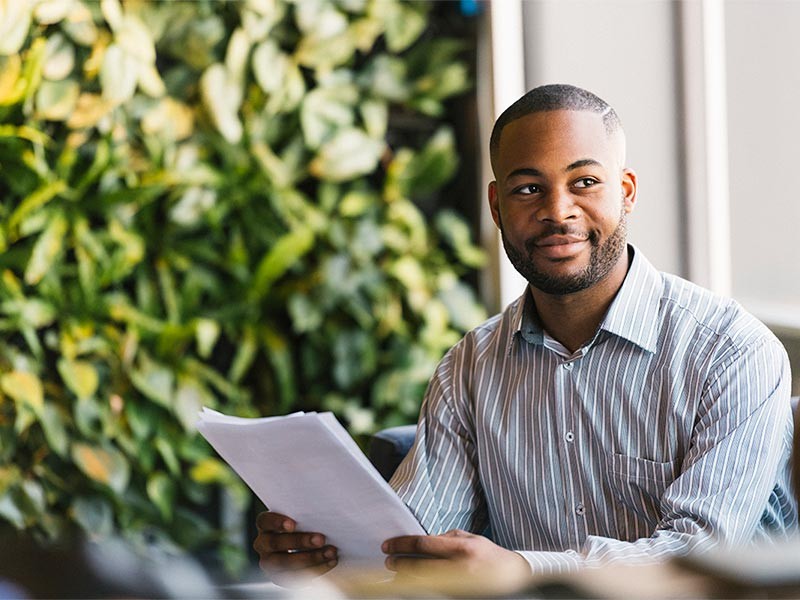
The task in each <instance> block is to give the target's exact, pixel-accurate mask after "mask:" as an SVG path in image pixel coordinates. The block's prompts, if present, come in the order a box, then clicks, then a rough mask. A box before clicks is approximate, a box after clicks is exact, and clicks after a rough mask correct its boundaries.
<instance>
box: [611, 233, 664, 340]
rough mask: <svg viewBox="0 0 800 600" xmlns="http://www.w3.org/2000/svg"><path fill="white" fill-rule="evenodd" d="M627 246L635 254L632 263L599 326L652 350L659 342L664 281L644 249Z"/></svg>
mask: <svg viewBox="0 0 800 600" xmlns="http://www.w3.org/2000/svg"><path fill="white" fill-rule="evenodd" d="M628 248H629V250H630V252H631V254H632V260H631V266H630V268H629V269H628V273H627V275H626V276H625V281H623V282H622V287H621V288H620V289H619V292H618V293H617V296H616V297H615V298H614V301H613V302H612V303H611V306H609V308H608V312H606V316H605V317H604V318H603V321H602V323H600V329H601V330H604V331H607V332H609V333H612V334H614V335H617V336H619V337H621V338H624V339H626V340H628V341H630V342H633V343H634V344H636V345H637V346H639V347H641V348H642V349H644V350H647V351H648V352H651V353H653V352H655V351H656V346H657V343H658V330H659V323H660V322H659V319H658V312H659V309H660V306H661V296H662V295H663V293H664V280H663V279H662V277H661V274H660V273H659V272H658V271H657V270H656V268H655V267H654V266H653V265H652V264H650V261H649V260H647V258H645V256H644V254H642V252H641V250H639V249H638V248H636V247H635V246H633V245H629V246H628Z"/></svg>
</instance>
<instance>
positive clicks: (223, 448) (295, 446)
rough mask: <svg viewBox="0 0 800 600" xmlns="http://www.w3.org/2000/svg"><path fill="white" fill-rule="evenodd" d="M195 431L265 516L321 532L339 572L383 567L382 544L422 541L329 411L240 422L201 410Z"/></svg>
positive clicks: (389, 490)
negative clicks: (409, 538) (335, 552)
mask: <svg viewBox="0 0 800 600" xmlns="http://www.w3.org/2000/svg"><path fill="white" fill-rule="evenodd" d="M197 428H198V430H199V431H200V433H201V434H202V435H203V437H205V438H206V439H207V440H208V441H209V443H210V444H211V445H212V446H213V447H214V449H215V450H216V451H217V452H218V453H219V455H220V456H221V457H222V458H223V459H224V460H225V461H226V462H227V463H228V464H229V465H231V467H232V468H233V469H234V471H236V472H237V473H238V474H239V476H240V477H241V478H242V480H244V482H245V483H246V484H247V485H248V486H250V488H251V489H252V490H253V492H255V494H256V495H257V496H258V497H259V498H260V499H261V501H262V502H264V504H265V505H266V506H268V507H269V509H270V510H273V511H275V512H278V513H282V514H285V515H288V516H290V517H292V518H293V519H294V520H295V521H297V529H298V531H317V532H320V533H323V534H325V536H326V537H327V539H328V542H329V543H330V544H333V545H334V546H336V547H337V548H338V549H339V565H340V566H341V567H344V568H348V567H357V568H361V569H370V570H372V569H382V568H383V561H384V558H385V556H384V554H383V553H382V552H381V549H380V547H381V544H382V543H383V541H384V540H386V539H388V538H390V537H395V536H398V535H425V530H424V529H423V528H422V526H421V525H420V524H419V523H418V522H417V520H416V519H415V518H414V516H413V515H412V514H411V511H409V510H408V507H406V506H405V504H403V502H402V501H401V500H400V498H398V496H397V494H395V492H394V490H392V488H391V487H389V484H388V483H386V482H385V481H384V480H383V478H382V477H381V475H380V474H379V473H378V472H377V470H375V468H374V467H373V466H372V464H371V463H370V462H369V460H368V459H367V458H366V456H364V454H363V452H361V450H360V449H359V448H358V446H357V445H356V443H355V442H354V441H353V439H352V438H351V437H350V436H349V435H348V434H347V432H346V431H345V430H344V428H343V427H342V426H341V425H340V424H339V423H338V421H336V419H335V417H334V416H333V415H332V414H331V413H322V414H316V413H305V414H303V413H295V414H293V415H287V416H286V417H265V418H261V419H243V418H237V417H229V416H226V415H223V414H221V413H218V412H216V411H211V410H208V409H204V410H203V412H202V413H201V415H200V420H199V421H198V424H197Z"/></svg>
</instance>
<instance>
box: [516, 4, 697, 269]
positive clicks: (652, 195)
mask: <svg viewBox="0 0 800 600" xmlns="http://www.w3.org/2000/svg"><path fill="white" fill-rule="evenodd" d="M501 1H502V0H501ZM523 19H524V23H523V25H524V31H525V44H526V45H525V64H526V84H527V87H528V89H530V88H532V87H535V86H537V85H541V84H545V83H570V84H573V85H578V86H580V87H583V88H586V89H588V90H590V91H592V92H594V93H596V94H597V95H598V96H600V97H601V98H603V99H604V100H606V101H607V102H608V103H609V104H611V105H612V106H613V107H614V108H615V110H616V111H617V113H618V114H619V116H620V118H621V119H622V122H623V125H624V127H625V131H626V133H627V139H628V166H629V167H631V168H633V169H634V170H635V171H636V172H637V174H638V175H639V202H638V207H637V208H636V210H635V212H634V213H633V215H632V216H631V218H630V221H629V225H630V236H629V237H630V240H631V241H632V242H633V243H635V244H636V245H637V246H639V247H640V248H641V249H642V250H643V251H644V253H645V254H646V255H647V256H648V258H649V259H650V260H651V261H652V262H653V264H655V265H656V267H657V268H659V269H661V270H664V271H669V272H672V273H677V274H679V275H684V276H685V275H686V267H685V265H686V256H685V254H684V248H685V247H686V243H685V237H684V236H685V232H684V231H683V229H682V227H681V222H682V220H683V211H684V207H683V205H682V201H683V198H682V197H683V179H682V170H681V165H680V157H679V148H680V139H679V132H680V127H681V121H680V118H679V117H680V106H681V91H680V89H679V88H678V85H677V81H678V77H677V67H676V65H677V64H678V57H679V48H678V46H679V41H678V40H677V36H676V27H675V5H674V2H672V1H670V0H527V1H526V2H525V3H524V5H523Z"/></svg>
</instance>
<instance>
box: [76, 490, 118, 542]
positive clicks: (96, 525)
mask: <svg viewBox="0 0 800 600" xmlns="http://www.w3.org/2000/svg"><path fill="white" fill-rule="evenodd" d="M70 512H71V513H72V518H73V519H75V521H76V522H77V523H78V524H79V525H80V526H81V527H82V528H83V530H84V531H86V532H87V533H90V534H92V535H96V536H100V537H107V536H109V535H111V533H112V532H113V529H114V513H113V509H112V508H111V505H110V504H109V503H108V501H106V500H105V499H103V498H100V497H97V496H79V497H78V498H75V500H73V501H72V504H71V506H70Z"/></svg>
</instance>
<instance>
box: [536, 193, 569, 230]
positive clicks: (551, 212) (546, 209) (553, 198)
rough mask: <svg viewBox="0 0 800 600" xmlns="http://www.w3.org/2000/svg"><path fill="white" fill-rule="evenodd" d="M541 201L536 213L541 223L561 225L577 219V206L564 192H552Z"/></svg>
mask: <svg viewBox="0 0 800 600" xmlns="http://www.w3.org/2000/svg"><path fill="white" fill-rule="evenodd" d="M542 200H543V201H542V203H541V204H540V205H539V208H538V210H537V212H536V218H537V219H538V220H539V221H541V222H551V223H561V222H563V221H568V220H570V219H575V218H577V217H578V205H577V204H576V203H575V199H574V198H573V197H572V194H570V193H569V192H567V191H566V190H552V191H550V192H549V193H548V194H547V195H546V196H545V197H544V198H543V199H542Z"/></svg>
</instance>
